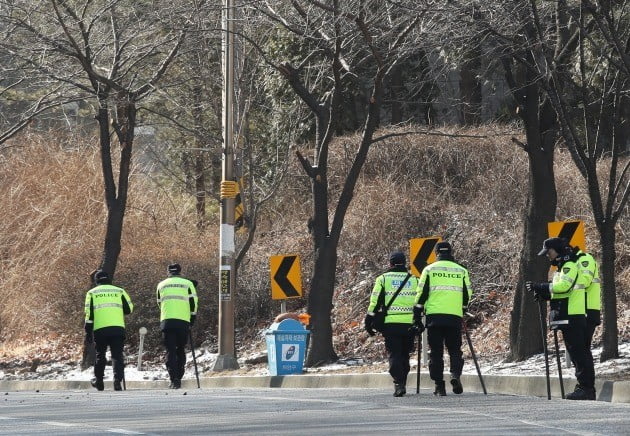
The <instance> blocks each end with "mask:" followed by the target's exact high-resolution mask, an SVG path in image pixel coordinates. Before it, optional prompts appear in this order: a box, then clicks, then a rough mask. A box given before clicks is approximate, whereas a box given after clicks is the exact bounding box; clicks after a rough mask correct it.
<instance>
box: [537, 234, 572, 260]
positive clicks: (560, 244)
mask: <svg viewBox="0 0 630 436" xmlns="http://www.w3.org/2000/svg"><path fill="white" fill-rule="evenodd" d="M568 246H569V242H568V241H567V240H566V239H564V238H548V239H545V240H544V242H543V248H542V250H540V251H539V252H538V255H539V256H544V255H545V254H547V252H548V251H549V249H550V248H553V249H554V250H555V251H556V253H558V254H562V253H563V252H564V251H565V249H566V248H567V247H568Z"/></svg>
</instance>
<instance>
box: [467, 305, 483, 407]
mask: <svg viewBox="0 0 630 436" xmlns="http://www.w3.org/2000/svg"><path fill="white" fill-rule="evenodd" d="M462 327H463V329H464V333H465V334H466V341H467V342H468V347H469V348H470V354H472V358H473V361H474V362H475V368H477V375H478V376H479V381H480V382H481V388H482V389H483V393H484V395H488V391H487V390H486V384H485V383H484V382H483V376H482V375H481V369H480V368H479V362H478V361H477V355H476V354H475V349H474V348H473V344H472V341H471V340H470V334H469V333H468V329H467V328H466V321H464V318H462Z"/></svg>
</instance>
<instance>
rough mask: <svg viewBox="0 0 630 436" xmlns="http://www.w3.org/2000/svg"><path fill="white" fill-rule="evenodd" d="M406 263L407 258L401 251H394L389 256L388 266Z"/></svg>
mask: <svg viewBox="0 0 630 436" xmlns="http://www.w3.org/2000/svg"><path fill="white" fill-rule="evenodd" d="M406 263H407V258H406V257H405V254H404V253H403V252H401V251H394V252H393V253H392V254H390V255H389V264H390V265H403V266H404V265H405V264H406Z"/></svg>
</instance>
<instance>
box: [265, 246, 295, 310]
mask: <svg viewBox="0 0 630 436" xmlns="http://www.w3.org/2000/svg"><path fill="white" fill-rule="evenodd" d="M269 272H270V273H271V299H272V300H284V299H286V298H298V297H301V296H302V274H301V272H300V258H299V256H295V255H290V256H282V255H281V256H271V257H270V258H269Z"/></svg>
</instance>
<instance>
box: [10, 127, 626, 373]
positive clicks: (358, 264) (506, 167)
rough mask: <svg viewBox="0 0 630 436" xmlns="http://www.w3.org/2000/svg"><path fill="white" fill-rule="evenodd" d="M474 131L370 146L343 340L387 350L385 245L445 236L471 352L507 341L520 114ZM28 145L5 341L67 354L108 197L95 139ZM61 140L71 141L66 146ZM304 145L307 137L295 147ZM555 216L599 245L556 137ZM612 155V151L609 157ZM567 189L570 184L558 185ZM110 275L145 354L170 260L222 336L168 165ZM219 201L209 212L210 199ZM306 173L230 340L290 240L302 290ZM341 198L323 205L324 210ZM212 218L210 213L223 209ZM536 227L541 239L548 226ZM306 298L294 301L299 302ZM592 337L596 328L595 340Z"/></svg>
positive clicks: (347, 272)
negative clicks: (124, 296)
mask: <svg viewBox="0 0 630 436" xmlns="http://www.w3.org/2000/svg"><path fill="white" fill-rule="evenodd" d="M458 133H459V134H462V133H465V134H467V135H477V136H481V137H482V138H470V137H457V136H453V135H441V136H435V135H434V136H427V135H419V134H416V135H409V136H402V137H397V138H395V139H390V140H388V141H387V142H383V143H378V144H376V145H374V146H373V148H372V150H371V152H370V155H369V158H368V162H367V163H366V166H365V168H364V171H363V173H362V175H361V179H360V180H359V183H358V185H357V188H356V191H355V196H354V199H353V201H352V205H351V208H350V210H349V212H348V215H347V217H346V220H345V227H344V232H343V235H342V239H341V242H340V248H339V264H338V270H337V271H338V272H337V288H336V291H335V301H334V302H333V303H334V311H333V315H334V319H333V322H334V331H335V338H334V341H335V346H336V349H337V352H338V354H339V355H340V356H341V357H344V356H363V357H365V358H367V359H381V358H382V357H383V354H382V353H383V350H381V348H382V347H378V349H375V347H373V345H372V343H371V342H370V341H367V335H366V334H365V333H364V332H363V330H362V319H363V315H364V312H365V308H366V306H367V297H368V294H369V292H370V290H371V287H372V282H373V279H374V278H375V276H376V275H377V274H378V273H380V272H381V271H382V270H383V269H384V268H385V267H386V263H387V256H388V253H389V252H390V251H392V250H395V249H401V250H403V251H407V250H408V240H409V239H410V238H416V237H425V236H432V235H441V236H442V237H444V238H446V239H448V240H450V241H451V242H452V243H453V246H454V249H455V255H456V258H457V259H458V260H459V261H460V262H462V263H464V264H466V265H467V266H468V268H469V270H470V271H471V276H472V283H473V288H474V291H475V293H476V296H475V299H474V301H473V303H472V304H471V311H473V312H474V314H475V322H474V326H475V327H476V328H475V330H474V332H473V340H474V341H475V343H476V344H478V345H477V347H478V348H479V353H481V354H486V355H501V354H502V353H505V351H506V350H507V346H508V343H507V338H508V329H509V314H510V308H511V304H512V298H513V292H514V283H515V282H516V274H517V269H518V262H517V260H518V258H519V256H520V246H521V237H522V222H521V217H522V213H523V208H524V204H525V201H526V193H527V179H528V176H527V158H526V156H525V154H524V152H523V151H522V150H520V149H519V148H518V147H517V146H516V145H514V144H513V143H512V141H511V140H510V137H511V136H513V135H514V134H515V133H518V131H517V130H516V128H514V129H510V128H509V127H498V126H485V127H482V128H478V129H469V130H467V131H465V132H458ZM21 141H22V143H21V145H22V146H21V147H19V148H14V149H11V150H10V152H9V153H5V154H4V155H0V194H1V195H2V198H5V199H9V201H8V202H5V207H3V208H2V209H0V262H1V264H2V275H0V298H2V301H3V303H4V304H3V306H2V308H1V309H0V339H1V340H2V345H1V346H0V355H2V356H3V357H4V358H5V359H9V358H11V357H13V358H18V359H21V360H24V361H25V362H28V361H29V360H30V359H32V358H33V356H37V358H39V359H40V360H44V361H56V360H76V359H78V358H79V355H80V348H81V344H82V316H83V315H82V306H83V297H84V294H85V291H86V290H87V287H88V285H89V284H88V278H87V274H88V273H89V272H90V271H91V270H93V269H94V268H95V267H96V266H97V264H98V261H99V259H100V253H101V250H102V241H101V239H102V235H103V231H104V219H105V208H104V205H103V194H102V192H101V184H102V181H101V176H100V164H99V160H98V159H99V156H98V151H97V148H96V147H95V146H94V145H92V144H91V143H90V142H89V141H85V140H81V141H79V140H75V139H68V138H50V137H48V138H38V137H29V138H26V139H24V138H22V139H21ZM357 141H358V138H357V137H352V136H349V137H344V138H339V139H337V140H336V141H335V143H334V144H333V148H332V152H331V153H332V154H331V165H330V167H331V175H330V186H331V192H330V195H331V205H334V204H335V203H334V202H335V201H336V198H337V196H338V192H339V188H340V186H341V184H342V183H343V177H344V174H345V173H346V171H348V168H349V166H350V163H351V158H352V150H354V149H355V148H356V143H357ZM57 144H64V146H63V147H62V146H60V145H57ZM304 152H305V153H308V151H307V150H305V151H304ZM555 165H556V168H555V171H556V180H557V184H558V192H559V205H558V212H557V219H558V220H564V219H581V220H584V221H585V223H586V232H587V244H588V247H589V249H590V250H591V251H592V252H594V253H595V254H597V253H599V250H600V249H599V246H598V241H597V236H596V230H595V228H594V226H593V223H592V219H591V213H590V209H589V201H588V198H587V197H586V190H585V188H584V183H583V182H582V180H581V179H580V176H579V174H578V172H577V171H576V170H575V169H574V166H573V163H572V162H571V159H570V156H569V154H568V153H567V152H565V151H563V150H558V152H557V154H556V164H555ZM603 168H605V162H604V163H603ZM567 193H571V195H567ZM129 198H130V202H129V208H128V213H127V218H126V221H125V228H124V231H123V248H122V253H121V257H120V263H119V267H118V270H117V273H116V283H117V284H118V285H120V286H123V287H125V288H126V289H128V290H129V292H130V294H131V297H132V299H133V300H134V303H135V304H136V311H135V313H134V314H133V315H132V316H130V317H129V319H128V331H129V338H128V344H129V345H128V346H129V347H130V348H132V349H135V348H136V346H137V340H138V337H137V333H136V332H137V330H138V328H139V327H140V326H146V327H148V328H149V335H148V337H147V344H146V347H147V348H148V349H149V350H150V353H149V354H150V355H151V353H153V355H154V357H155V356H159V355H160V354H161V352H162V350H161V345H160V338H159V332H158V324H159V323H158V319H157V318H158V316H159V314H158V310H157V306H156V304H155V301H154V289H155V285H156V284H157V282H159V280H161V278H163V277H164V275H165V267H166V264H167V263H169V262H171V261H178V262H180V263H181V264H182V265H183V268H184V274H186V275H188V276H190V277H192V278H196V279H198V280H199V281H200V283H201V285H200V289H199V295H200V302H201V311H200V315H199V317H198V326H197V327H196V329H199V331H203V332H204V334H203V335H202V334H199V333H198V336H199V340H200V341H201V340H204V339H205V340H206V341H207V343H208V344H210V347H211V348H212V346H213V344H215V342H216V325H217V302H218V297H217V291H216V289H217V286H218V279H217V273H216V271H217V269H218V266H217V265H218V261H217V253H218V245H217V244H218V231H217V229H216V228H214V227H211V228H210V229H208V230H207V231H206V232H203V233H199V232H198V231H197V230H196V228H195V216H194V213H195V210H194V203H193V198H191V197H190V196H187V195H186V194H185V193H183V192H182V191H181V190H178V189H177V187H176V184H175V183H173V181H172V180H168V179H166V178H164V177H162V176H159V175H156V174H154V173H149V174H144V173H140V172H137V171H136V172H134V175H133V177H132V180H131V192H130V195H129ZM216 210H217V207H216V205H211V206H209V213H216ZM310 211H311V203H310V186H309V183H308V179H307V178H306V177H304V175H303V173H302V171H301V169H300V168H299V166H298V164H297V162H293V164H292V167H291V168H290V173H289V176H288V177H287V178H286V185H285V186H284V187H283V189H281V190H280V194H279V196H278V198H276V199H275V200H274V201H273V202H272V203H271V204H269V205H268V206H267V207H266V208H265V210H264V212H263V216H262V217H261V219H260V222H259V230H258V234H257V236H256V239H255V241H254V244H253V246H252V248H251V249H250V252H249V254H248V257H247V259H246V260H245V262H244V264H243V265H242V268H241V270H240V271H239V283H238V290H237V305H236V311H237V313H236V317H237V346H238V347H239V351H238V352H245V351H246V350H253V349H260V348H261V347H264V345H263V339H262V338H261V336H260V330H261V329H262V328H265V327H267V326H268V325H269V324H270V322H271V320H272V319H273V318H274V316H275V315H277V313H278V311H279V304H278V302H272V301H271V300H270V291H269V276H268V258H269V256H270V255H275V254H288V253H294V254H299V255H300V256H301V260H302V278H303V282H304V283H303V288H304V289H308V282H309V278H310V274H311V271H312V253H311V249H310V238H309V234H308V228H307V221H308V218H309V215H310ZM333 212H334V210H333V209H332V208H331V214H332V213H333ZM216 222H218V218H217V219H216ZM629 224H630V214H626V215H625V216H624V217H623V219H622V221H621V222H620V224H619V226H618V229H619V233H618V239H617V250H618V257H617V258H618V264H617V265H616V270H617V272H618V274H617V277H618V282H617V290H618V298H619V308H618V316H619V329H620V339H621V340H625V341H627V340H630V237H629V235H628V233H627V229H629V228H630V225H629ZM541 242H542V241H541ZM305 304H306V299H305V298H301V299H296V300H290V301H289V302H288V307H289V310H294V311H300V310H305V307H304V306H305ZM597 340H598V338H596V342H597Z"/></svg>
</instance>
